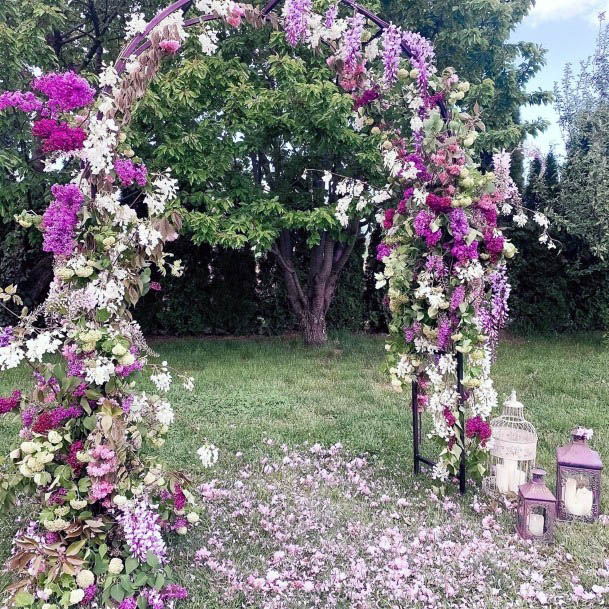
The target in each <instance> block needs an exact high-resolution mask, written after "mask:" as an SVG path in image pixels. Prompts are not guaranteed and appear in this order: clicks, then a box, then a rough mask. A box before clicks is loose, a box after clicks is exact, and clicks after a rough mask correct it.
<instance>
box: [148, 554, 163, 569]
mask: <svg viewBox="0 0 609 609" xmlns="http://www.w3.org/2000/svg"><path fill="white" fill-rule="evenodd" d="M146 564H147V565H148V566H150V567H152V568H153V569H158V568H159V566H160V564H159V559H158V558H157V557H156V556H155V555H154V554H153V553H152V552H148V555H147V556H146Z"/></svg>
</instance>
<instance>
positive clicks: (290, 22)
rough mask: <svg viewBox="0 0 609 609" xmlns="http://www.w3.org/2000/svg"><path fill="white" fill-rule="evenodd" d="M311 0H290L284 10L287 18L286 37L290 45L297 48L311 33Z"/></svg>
mask: <svg viewBox="0 0 609 609" xmlns="http://www.w3.org/2000/svg"><path fill="white" fill-rule="evenodd" d="M310 13H311V0H288V1H287V2H286V4H285V6H284V9H283V16H284V17H285V26H284V27H285V37H286V40H287V41H288V44H290V45H291V46H293V47H295V46H296V45H297V44H298V43H299V42H305V41H306V39H307V35H308V32H309V15H310Z"/></svg>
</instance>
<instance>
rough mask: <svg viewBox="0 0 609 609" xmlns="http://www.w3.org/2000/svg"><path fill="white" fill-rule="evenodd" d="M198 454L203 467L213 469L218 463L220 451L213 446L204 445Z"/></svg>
mask: <svg viewBox="0 0 609 609" xmlns="http://www.w3.org/2000/svg"><path fill="white" fill-rule="evenodd" d="M197 454H198V455H199V459H201V463H202V464H203V467H212V466H213V465H215V464H216V463H217V462H218V449H217V448H216V447H215V446H214V445H213V444H209V443H206V444H204V445H203V446H201V448H199V450H197Z"/></svg>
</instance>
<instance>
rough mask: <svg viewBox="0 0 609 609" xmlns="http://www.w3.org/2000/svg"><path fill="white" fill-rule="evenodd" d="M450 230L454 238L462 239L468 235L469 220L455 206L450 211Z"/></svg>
mask: <svg viewBox="0 0 609 609" xmlns="http://www.w3.org/2000/svg"><path fill="white" fill-rule="evenodd" d="M450 230H451V232H452V234H453V237H454V238H455V239H456V240H463V239H465V238H466V237H467V235H469V231H470V228H469V222H468V220H467V215H466V214H465V212H464V211H463V210H462V209H461V208H460V207H457V208H455V209H453V210H451V212H450Z"/></svg>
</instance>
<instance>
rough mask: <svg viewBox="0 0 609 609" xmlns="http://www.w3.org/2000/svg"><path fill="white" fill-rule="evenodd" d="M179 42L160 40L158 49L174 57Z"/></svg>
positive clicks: (178, 47)
mask: <svg viewBox="0 0 609 609" xmlns="http://www.w3.org/2000/svg"><path fill="white" fill-rule="evenodd" d="M180 46H181V45H180V41H179V40H161V42H159V47H160V49H161V50H163V51H165V53H167V54H168V55H175V54H176V53H177V52H178V51H179V50H180Z"/></svg>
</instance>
